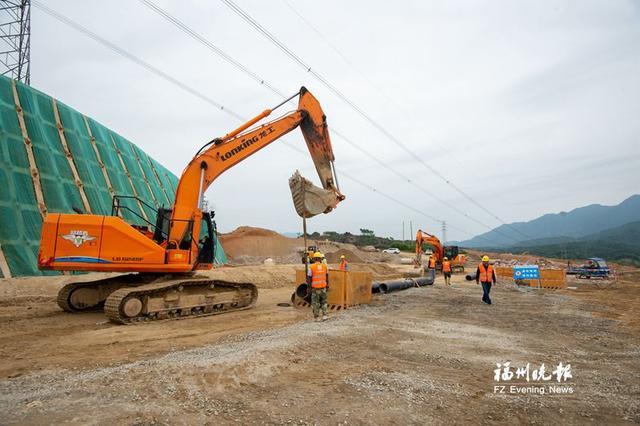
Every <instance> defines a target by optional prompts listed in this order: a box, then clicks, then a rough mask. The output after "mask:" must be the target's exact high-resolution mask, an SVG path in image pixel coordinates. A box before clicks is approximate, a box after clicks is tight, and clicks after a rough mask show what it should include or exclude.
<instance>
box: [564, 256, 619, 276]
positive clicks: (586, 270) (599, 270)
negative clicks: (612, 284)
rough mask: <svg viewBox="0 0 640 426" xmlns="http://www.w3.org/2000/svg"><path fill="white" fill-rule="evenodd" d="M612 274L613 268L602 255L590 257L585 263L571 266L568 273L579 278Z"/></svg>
mask: <svg viewBox="0 0 640 426" xmlns="http://www.w3.org/2000/svg"><path fill="white" fill-rule="evenodd" d="M610 274H611V269H609V266H607V262H605V260H604V259H602V258H600V257H591V258H589V259H588V260H587V261H586V262H585V264H584V265H581V266H569V268H568V269H567V275H576V276H577V277H578V278H586V279H590V278H607V277H608V276H609V275H610Z"/></svg>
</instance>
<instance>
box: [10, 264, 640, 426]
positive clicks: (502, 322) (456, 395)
mask: <svg viewBox="0 0 640 426" xmlns="http://www.w3.org/2000/svg"><path fill="white" fill-rule="evenodd" d="M295 267H298V265H278V266H272V267H266V266H250V267H249V266H245V267H235V268H225V269H223V270H219V271H216V272H214V273H215V274H219V275H221V276H223V277H224V278H225V279H232V278H233V279H237V280H238V281H245V280H247V279H248V278H252V281H253V282H255V283H256V284H257V285H258V286H259V287H260V296H259V302H258V305H257V306H256V307H255V308H254V309H252V310H247V311H242V312H236V313H229V314H224V315H220V316H212V317H205V318H198V319H185V320H178V321H171V320H170V321H162V322H157V323H148V324H140V325H132V326H119V325H113V324H110V323H108V322H106V321H105V318H104V316H103V315H102V314H100V313H89V314H81V315H72V314H66V313H63V312H61V311H60V310H59V309H58V307H57V306H56V304H55V294H56V292H57V289H58V288H60V286H61V285H62V283H63V282H65V281H68V280H69V279H70V277H56V278H35V279H34V278H32V279H13V280H0V336H2V337H1V339H2V345H1V346H0V357H1V358H2V361H3V362H2V363H0V424H45V423H46V424H51V423H71V424H87V423H90V424H195V423H200V424H234V423H240V424H282V423H294V424H426V423H437V424H444V423H454V422H455V423H469V424H477V423H483V424H493V423H496V424H497V423H501V424H503V423H525V422H526V423H552V422H553V423H567V424H585V423H591V424H612V423H614V424H625V423H629V422H635V423H639V422H640V403H639V401H640V363H639V362H638V359H639V355H640V338H639V337H640V321H639V320H638V312H640V302H639V301H640V298H639V296H640V274H639V273H638V272H633V273H627V274H625V275H623V276H621V277H620V280H619V281H618V282H617V283H614V284H609V283H602V282H599V283H593V282H577V281H576V282H572V283H571V284H570V285H571V286H572V287H576V288H575V289H574V290H547V291H542V292H541V291H539V290H535V289H518V288H516V287H514V285H513V284H512V283H507V282H505V283H501V284H499V285H497V286H496V287H495V288H494V290H493V291H492V296H493V299H494V304H493V305H491V306H487V305H484V304H483V303H481V301H480V296H481V291H480V289H479V288H478V286H476V285H475V283H469V282H466V281H464V279H463V276H462V275H456V276H454V280H453V282H454V284H453V286H452V287H450V288H447V287H444V286H443V284H442V278H441V277H438V279H437V281H436V284H435V285H434V286H430V287H424V288H412V289H409V290H405V291H401V292H397V293H390V294H387V295H378V296H375V297H374V301H373V303H372V304H371V305H368V306H362V307H358V308H355V309H350V310H347V311H341V312H338V313H335V314H332V315H331V318H330V320H329V321H327V322H325V323H314V322H312V321H310V316H311V314H310V312H309V311H307V310H300V309H296V308H293V307H286V306H285V307H283V306H278V303H286V302H288V301H289V297H290V295H291V292H292V290H293V286H294V284H295V283H294V282H293V272H294V269H295ZM354 267H356V268H361V269H367V270H372V271H373V272H374V274H376V279H389V278H392V277H394V276H395V277H398V276H401V275H404V274H407V273H410V270H409V269H410V267H404V269H402V270H398V271H395V270H394V269H392V268H391V266H389V265H354ZM85 277H86V276H85ZM505 361H510V362H511V364H512V365H513V366H514V368H515V367H516V366H524V365H526V364H527V363H530V364H531V368H532V369H533V368H534V367H535V368H537V367H539V366H540V364H542V363H545V365H546V366H547V369H548V370H547V371H548V372H550V371H551V370H552V368H554V367H555V366H556V365H557V364H558V363H559V362H562V363H563V364H567V363H570V364H571V372H572V376H573V377H572V378H570V379H568V381H567V382H563V383H562V384H563V385H566V386H570V387H571V389H572V391H573V392H572V393H570V394H561V395H550V394H545V395H540V394H500V393H494V385H496V383H494V377H493V376H494V373H493V370H494V369H495V368H496V363H503V362H505ZM553 380H555V379H553ZM498 384H499V383H498Z"/></svg>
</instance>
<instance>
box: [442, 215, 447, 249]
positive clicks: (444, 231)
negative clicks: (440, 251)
mask: <svg viewBox="0 0 640 426" xmlns="http://www.w3.org/2000/svg"><path fill="white" fill-rule="evenodd" d="M442 244H443V245H444V244H447V222H446V221H444V220H443V221H442Z"/></svg>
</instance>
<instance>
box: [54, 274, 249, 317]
mask: <svg viewBox="0 0 640 426" xmlns="http://www.w3.org/2000/svg"><path fill="white" fill-rule="evenodd" d="M257 299H258V289H257V288H256V286H255V285H253V284H250V283H232V282H228V281H222V280H217V279H210V278H207V277H205V276H199V275H192V276H189V275H185V274H127V275H120V276H117V277H111V278H106V279H102V280H98V281H90V282H80V283H71V284H67V285H65V286H64V287H63V288H62V289H61V290H60V292H59V293H58V305H59V306H60V307H61V308H62V309H63V310H65V311H68V312H84V311H90V310H99V309H101V308H102V307H104V312H105V314H106V315H107V318H109V319H110V320H111V321H114V322H117V323H120V324H130V323H136V322H141V321H152V320H161V319H178V318H184V317H196V316H206V315H215V314H219V313H223V312H229V311H237V310H242V309H248V308H251V307H253V306H254V305H255V303H256V301H257Z"/></svg>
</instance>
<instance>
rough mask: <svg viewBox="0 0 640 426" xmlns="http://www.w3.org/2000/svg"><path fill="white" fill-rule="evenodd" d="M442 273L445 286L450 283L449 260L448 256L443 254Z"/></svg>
mask: <svg viewBox="0 0 640 426" xmlns="http://www.w3.org/2000/svg"><path fill="white" fill-rule="evenodd" d="M442 275H444V283H445V285H447V286H450V285H451V262H450V261H449V258H448V257H446V256H445V258H444V259H442Z"/></svg>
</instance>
